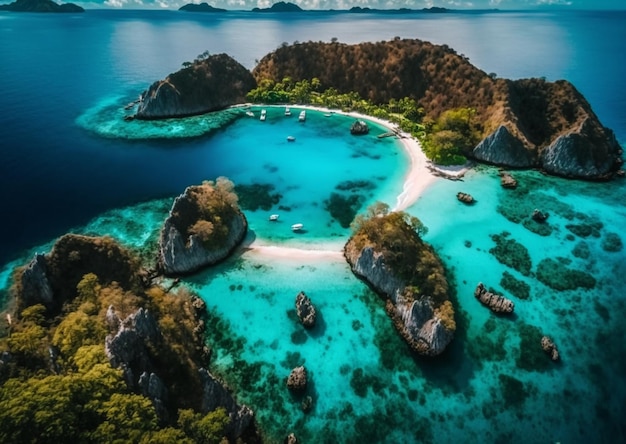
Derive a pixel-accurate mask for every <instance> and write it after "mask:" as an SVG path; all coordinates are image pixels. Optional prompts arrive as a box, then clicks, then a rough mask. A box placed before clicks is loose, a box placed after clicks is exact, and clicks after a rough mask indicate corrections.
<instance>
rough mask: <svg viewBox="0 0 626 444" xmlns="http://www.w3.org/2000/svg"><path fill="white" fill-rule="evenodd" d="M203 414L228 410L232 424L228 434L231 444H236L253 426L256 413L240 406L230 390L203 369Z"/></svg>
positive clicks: (201, 376)
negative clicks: (234, 443) (218, 409)
mask: <svg viewBox="0 0 626 444" xmlns="http://www.w3.org/2000/svg"><path fill="white" fill-rule="evenodd" d="M199 371H200V378H201V380H202V386H203V391H202V412H204V413H208V412H212V411H214V410H215V409H217V408H219V407H223V408H224V409H226V413H227V414H228V417H229V418H230V423H229V424H228V426H227V428H226V434H227V436H228V438H229V439H230V442H235V441H236V440H237V438H239V437H241V436H242V435H243V434H244V433H245V432H246V430H247V429H248V428H249V427H250V426H252V425H253V420H254V412H253V411H252V410H251V409H250V408H249V407H248V406H246V405H239V404H237V402H236V401H235V399H234V398H233V396H232V395H231V394H230V392H229V391H228V390H226V388H225V387H224V386H223V385H222V384H221V383H220V382H219V381H218V380H217V379H216V378H215V377H214V376H213V375H212V374H211V373H209V371H208V370H206V369H204V368H201V369H200V370H199Z"/></svg>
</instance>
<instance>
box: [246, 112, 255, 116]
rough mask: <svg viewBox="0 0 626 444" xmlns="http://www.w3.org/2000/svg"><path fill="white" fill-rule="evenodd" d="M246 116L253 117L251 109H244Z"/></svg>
mask: <svg viewBox="0 0 626 444" xmlns="http://www.w3.org/2000/svg"><path fill="white" fill-rule="evenodd" d="M246 116H250V117H254V113H253V112H252V111H246Z"/></svg>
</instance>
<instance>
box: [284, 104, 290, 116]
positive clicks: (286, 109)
mask: <svg viewBox="0 0 626 444" xmlns="http://www.w3.org/2000/svg"><path fill="white" fill-rule="evenodd" d="M285 115H286V116H290V115H291V110H290V109H289V107H288V106H286V107H285Z"/></svg>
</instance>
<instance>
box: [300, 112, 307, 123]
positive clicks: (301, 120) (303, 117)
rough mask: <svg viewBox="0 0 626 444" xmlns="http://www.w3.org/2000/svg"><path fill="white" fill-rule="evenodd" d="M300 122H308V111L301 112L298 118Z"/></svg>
mask: <svg viewBox="0 0 626 444" xmlns="http://www.w3.org/2000/svg"><path fill="white" fill-rule="evenodd" d="M298 120H299V121H300V122H304V121H305V120H306V111H305V110H302V111H300V115H299V116H298Z"/></svg>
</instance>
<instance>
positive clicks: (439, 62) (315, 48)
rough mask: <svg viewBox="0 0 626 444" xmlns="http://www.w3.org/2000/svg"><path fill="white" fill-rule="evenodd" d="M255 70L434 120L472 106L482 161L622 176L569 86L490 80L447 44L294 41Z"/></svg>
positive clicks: (605, 137)
mask: <svg viewBox="0 0 626 444" xmlns="http://www.w3.org/2000/svg"><path fill="white" fill-rule="evenodd" d="M353 60H359V61H360V63H359V64H358V66H357V65H355V64H354V63H353ZM435 66H436V67H437V69H433V67H435ZM252 73H253V75H254V77H255V78H256V79H257V81H258V82H260V81H261V79H271V80H274V81H277V82H279V81H281V80H282V79H284V78H285V77H289V78H290V79H292V81H294V82H298V81H301V80H304V79H307V80H309V81H310V80H311V79H312V78H317V79H319V81H320V83H321V84H323V85H324V86H325V87H327V88H334V89H336V90H337V91H338V92H339V93H352V92H356V93H358V94H359V95H360V96H361V97H362V98H367V99H368V100H371V101H372V102H373V103H375V104H387V103H389V102H390V101H391V100H401V99H404V98H410V99H412V100H414V101H415V102H416V104H417V106H418V107H420V108H422V109H423V111H424V114H425V117H427V118H429V119H432V120H433V121H436V120H437V119H439V118H440V117H442V116H443V115H444V113H445V112H447V111H450V110H452V111H453V110H459V109H462V108H465V109H470V110H472V117H471V119H472V120H473V124H474V127H475V128H476V131H478V132H479V134H477V135H478V137H479V138H482V141H481V142H479V143H478V144H476V145H474V146H472V144H471V143H469V144H467V146H464V147H463V150H464V154H465V155H466V156H468V157H470V158H474V159H477V160H479V161H482V162H487V163H491V164H495V165H501V166H505V167H511V168H542V169H543V170H544V171H546V172H548V173H550V174H555V175H561V176H566V177H572V178H580V179H606V178H609V177H611V176H612V175H614V174H618V171H621V169H620V168H621V165H622V162H621V157H620V154H619V150H620V146H619V144H618V143H617V141H616V140H615V136H614V134H613V132H612V131H611V130H610V129H608V128H605V127H604V126H603V125H602V124H601V123H600V121H599V119H598V117H597V116H596V115H595V113H594V112H593V110H592V108H591V106H590V104H589V103H588V102H587V100H585V98H584V97H583V96H582V94H580V92H579V91H578V90H577V89H576V88H575V87H574V86H573V85H572V84H571V83H569V82H567V81H564V80H557V81H555V82H548V81H546V80H545V79H542V78H531V79H518V80H508V79H502V78H497V77H495V76H490V75H488V74H487V73H485V72H484V71H481V70H479V69H478V68H476V67H475V66H473V65H472V64H471V63H470V62H469V61H468V60H467V58H466V57H464V56H463V55H461V54H458V53H457V52H456V51H455V50H454V49H452V48H449V47H448V46H446V45H433V44H431V43H428V42H424V41H420V40H415V39H399V38H397V39H394V40H392V41H382V42H376V43H371V42H365V43H359V44H355V45H348V44H343V43H338V42H331V43H322V42H307V43H297V44H293V45H284V46H282V47H280V48H278V49H276V50H275V51H274V52H272V53H270V54H268V55H266V56H265V57H263V58H262V59H261V61H260V62H259V64H258V65H257V66H256V67H255V68H254V70H253V72H252ZM459 85H462V86H459Z"/></svg>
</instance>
